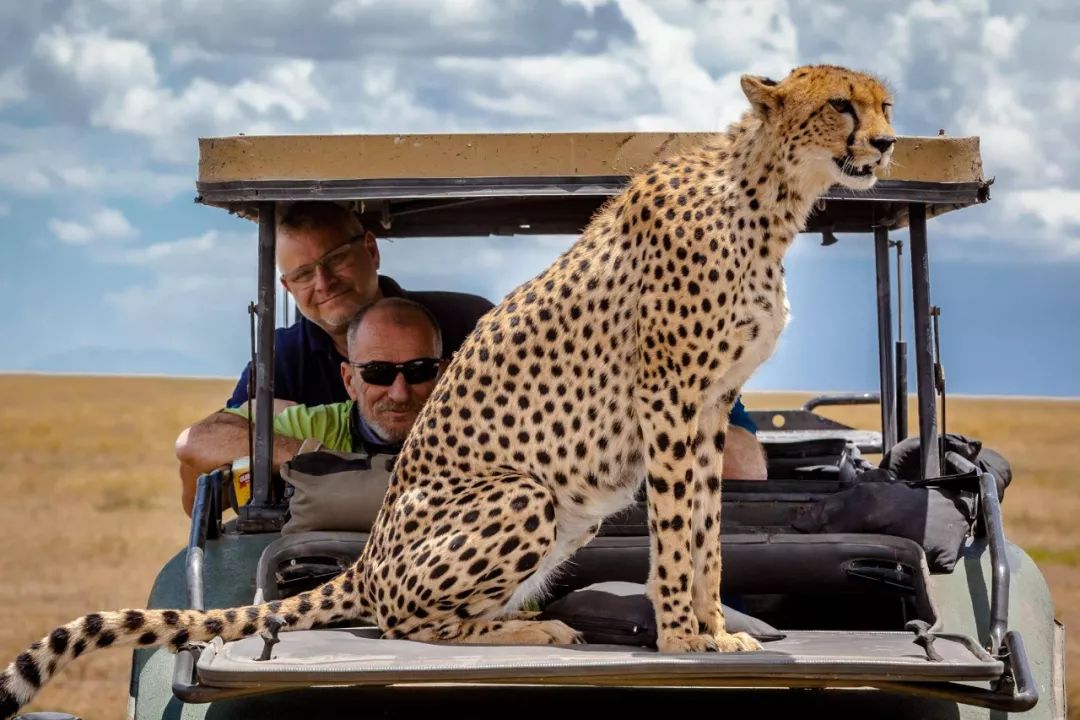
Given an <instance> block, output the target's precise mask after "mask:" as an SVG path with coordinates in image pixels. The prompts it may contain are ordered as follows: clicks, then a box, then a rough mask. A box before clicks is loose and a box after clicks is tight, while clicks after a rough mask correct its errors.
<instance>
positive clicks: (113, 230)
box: [48, 208, 139, 245]
mask: <svg viewBox="0 0 1080 720" xmlns="http://www.w3.org/2000/svg"><path fill="white" fill-rule="evenodd" d="M48 225H49V229H50V230H52V232H53V234H54V235H55V236H56V237H57V239H58V240H60V242H62V243H64V244H65V245H89V244H90V243H92V242H94V241H95V240H115V239H125V238H132V237H135V236H136V235H138V234H139V233H138V231H137V230H136V229H135V228H134V227H132V225H131V223H129V222H128V220H127V218H126V217H124V214H123V213H122V212H120V211H119V210H116V209H114V208H102V209H100V210H98V211H97V212H95V213H94V214H93V215H91V216H90V218H89V219H88V220H87V221H86V222H82V223H78V222H73V221H70V220H59V219H56V218H53V219H52V220H49V223H48Z"/></svg>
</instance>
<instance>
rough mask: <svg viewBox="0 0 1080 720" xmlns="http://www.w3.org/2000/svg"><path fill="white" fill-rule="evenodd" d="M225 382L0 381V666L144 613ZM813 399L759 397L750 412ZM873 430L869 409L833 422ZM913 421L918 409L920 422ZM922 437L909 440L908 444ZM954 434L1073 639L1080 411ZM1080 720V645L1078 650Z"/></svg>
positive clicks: (119, 697)
mask: <svg viewBox="0 0 1080 720" xmlns="http://www.w3.org/2000/svg"><path fill="white" fill-rule="evenodd" d="M231 386H232V383H231V382H229V381H211V380H179V379H157V378H90V377H57V376H18V375H0V492H2V494H3V499H4V501H3V502H2V503H0V541H2V542H3V543H4V544H5V545H6V551H5V552H3V553H0V578H2V579H3V582H0V607H3V608H4V610H5V621H4V622H3V623H2V624H0V661H2V662H6V661H7V660H8V659H10V658H13V657H14V656H15V655H16V654H17V653H18V652H19V651H20V650H21V649H22V648H23V647H24V646H25V645H26V644H28V643H29V642H31V641H32V640H35V639H37V638H39V637H41V636H42V635H43V634H44V633H46V632H47V631H48V630H50V629H51V628H52V627H53V626H55V625H57V624H59V623H63V622H67V621H69V620H71V619H72V618H74V617H76V616H78V615H81V614H83V613H85V612H88V611H91V610H98V609H113V608H119V607H139V606H141V605H142V604H143V603H144V602H145V600H146V597H147V595H148V593H149V590H150V585H151V583H152V582H153V579H154V576H155V574H156V572H157V569H158V568H159V566H160V565H161V564H162V563H164V562H165V560H167V559H168V558H169V557H171V556H172V555H174V554H175V553H176V552H177V551H178V550H179V549H181V548H182V546H183V545H184V543H185V541H186V537H187V522H186V520H187V519H186V517H185V516H184V515H183V513H182V512H181V511H180V505H179V483H178V480H177V478H176V469H175V462H174V460H173V455H172V444H173V440H174V439H175V437H176V435H177V433H178V432H179V431H180V430H181V429H182V428H183V427H185V426H186V425H188V424H190V423H191V422H192V421H194V420H197V419H199V418H200V417H202V416H204V415H205V414H207V413H208V412H209V411H211V410H213V409H214V408H215V407H216V406H218V405H220V403H222V402H223V401H224V399H225V398H226V397H227V395H228V394H229V392H230V390H231ZM805 397H806V396H805V395H802V394H800V395H781V394H767V395H765V394H755V395H750V396H749V397H748V398H747V401H748V402H747V404H748V405H749V406H750V407H752V408H764V407H791V406H794V405H798V404H801V402H802V401H803V400H804V399H805ZM825 414H828V415H830V416H832V417H834V418H836V419H838V420H841V421H844V422H850V423H852V424H856V425H858V426H861V427H876V426H877V424H878V410H877V408H876V407H849V408H834V409H829V410H827V411H826V413H825ZM912 418H913V419H914V409H913V410H912ZM914 427H915V426H914V425H913V429H914ZM949 428H950V429H952V430H955V431H958V432H964V433H967V434H970V435H974V436H976V437H979V438H982V439H983V440H984V442H986V444H988V445H990V446H992V447H994V448H996V449H998V450H999V451H1001V452H1002V453H1003V454H1005V455H1006V456H1007V457H1008V458H1009V459H1010V460H1011V462H1012V464H1013V469H1014V473H1015V480H1014V484H1013V485H1012V487H1011V488H1010V489H1009V491H1008V495H1007V497H1006V501H1005V504H1004V513H1005V522H1006V531H1007V533H1008V534H1009V536H1010V537H1011V538H1012V539H1013V540H1015V541H1017V542H1019V543H1020V544H1021V545H1023V546H1024V547H1025V548H1026V549H1027V550H1028V552H1030V553H1031V554H1032V555H1033V556H1034V557H1035V558H1036V559H1037V560H1038V561H1039V563H1040V565H1041V567H1042V570H1043V572H1044V573H1045V574H1046V577H1047V579H1048V580H1049V582H1050V585H1051V587H1052V589H1053V593H1054V599H1055V602H1056V604H1057V608H1058V616H1059V617H1060V618H1061V619H1062V620H1063V621H1064V622H1065V623H1066V624H1067V625H1068V626H1069V627H1070V628H1077V627H1080V532H1078V530H1077V527H1078V521H1077V518H1080V493H1077V492H1076V488H1075V483H1076V480H1075V468H1077V467H1080V442H1078V441H1080V401H1041V400H1001V399H990V400H982V399H966V398H965V399H955V400H952V401H950V404H949ZM129 659H130V654H129V653H128V652H127V651H126V650H117V651H114V652H100V653H95V654H93V655H91V656H89V657H87V658H83V659H81V660H79V661H78V662H76V663H74V664H73V665H72V666H70V667H69V668H68V669H67V670H66V671H65V672H64V673H62V674H61V676H60V678H58V679H57V681H56V682H55V683H53V684H52V685H50V686H49V687H48V688H47V689H46V690H45V691H44V692H43V693H42V694H41V696H40V697H39V699H38V700H37V701H36V702H35V703H34V704H33V708H37V709H56V710H65V711H67V712H71V713H75V714H78V715H81V716H82V717H84V718H88V719H97V718H117V717H122V716H123V714H124V708H125V704H126V702H127V681H128V663H129ZM1068 665H1069V667H1070V668H1071V669H1072V670H1073V672H1074V676H1073V677H1074V680H1073V682H1072V683H1071V686H1072V688H1073V690H1072V694H1073V701H1072V702H1071V703H1070V705H1071V706H1072V707H1073V708H1074V716H1075V717H1080V713H1077V712H1076V710H1075V709H1076V708H1078V707H1080V684H1078V681H1080V674H1078V673H1080V644H1078V643H1076V642H1072V644H1071V645H1070V647H1069V660H1068Z"/></svg>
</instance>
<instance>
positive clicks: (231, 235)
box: [97, 223, 258, 371]
mask: <svg viewBox="0 0 1080 720" xmlns="http://www.w3.org/2000/svg"><path fill="white" fill-rule="evenodd" d="M247 225H248V226H249V228H250V231H249V232H220V231H216V230H212V231H209V232H206V233H203V234H201V235H197V236H192V237H185V238H180V239H177V240H171V241H162V242H158V243H154V244H152V245H149V246H146V247H141V248H121V249H112V250H105V251H103V252H102V253H100V254H98V255H97V260H98V261H99V262H101V263H104V264H114V265H123V266H127V267H130V268H135V269H138V270H139V271H141V272H142V273H143V275H144V279H143V280H141V281H139V282H137V283H134V284H132V285H129V286H127V287H124V288H122V289H120V290H117V291H114V292H110V293H107V294H106V296H105V302H106V303H107V304H108V306H109V307H110V309H111V310H112V311H113V313H114V314H115V317H116V318H117V320H118V321H119V322H120V323H121V324H122V326H123V327H124V328H125V333H126V335H127V336H128V337H137V338H139V339H140V343H141V344H142V345H143V346H146V347H163V348H173V349H175V350H177V351H181V352H185V353H188V352H190V351H191V348H192V347H206V348H213V350H212V351H211V352H212V354H216V355H219V356H221V355H227V356H228V357H229V358H231V359H230V361H229V363H230V364H235V365H236V368H237V370H238V371H239V368H240V367H241V365H242V359H243V358H244V357H245V356H246V353H247V338H248V334H247V327H248V325H247V323H248V315H247V303H248V302H249V301H251V300H254V299H255V288H256V284H255V274H256V273H255V271H256V266H255V257H256V249H257V245H258V244H257V242H256V232H257V231H256V229H255V228H256V226H255V225H254V223H247Z"/></svg>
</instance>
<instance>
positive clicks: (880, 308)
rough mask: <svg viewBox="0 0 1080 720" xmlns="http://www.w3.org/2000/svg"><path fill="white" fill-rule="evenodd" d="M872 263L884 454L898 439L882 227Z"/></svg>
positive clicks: (886, 238)
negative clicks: (874, 280)
mask: <svg viewBox="0 0 1080 720" xmlns="http://www.w3.org/2000/svg"><path fill="white" fill-rule="evenodd" d="M874 260H875V267H876V270H877V321H878V371H879V372H880V377H881V380H880V385H881V388H880V393H881V394H880V397H881V451H882V452H883V453H887V452H889V450H890V449H891V448H892V446H893V445H895V444H896V440H897V437H896V392H895V390H896V388H895V386H894V382H895V374H894V370H893V339H892V335H893V333H892V283H891V281H890V278H889V229H888V228H887V227H885V226H883V225H875V226H874Z"/></svg>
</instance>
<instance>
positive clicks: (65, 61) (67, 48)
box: [34, 26, 158, 95]
mask: <svg viewBox="0 0 1080 720" xmlns="http://www.w3.org/2000/svg"><path fill="white" fill-rule="evenodd" d="M34 55H35V56H36V57H37V58H39V59H40V60H42V61H43V62H45V63H46V64H48V65H50V66H52V68H54V69H55V70H57V71H59V72H61V73H64V74H67V75H70V76H71V77H73V78H74V79H75V80H76V81H77V82H78V83H79V85H81V86H82V87H83V88H85V90H86V91H87V92H90V93H101V94H104V95H109V94H111V93H117V92H123V91H124V90H125V89H126V88H129V87H142V86H147V85H156V84H157V82H158V74H157V69H156V66H155V63H154V57H153V55H152V54H151V53H150V49H149V48H148V47H147V46H146V45H145V44H144V43H140V42H135V41H132V40H118V39H116V38H111V37H108V36H107V35H104V34H101V33H98V32H93V33H85V34H72V33H69V32H68V30H67V29H66V28H64V27H61V26H57V27H54V28H52V29H51V30H48V31H46V32H45V33H43V34H42V35H41V36H40V37H39V38H38V39H37V42H36V43H35V45H34Z"/></svg>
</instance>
